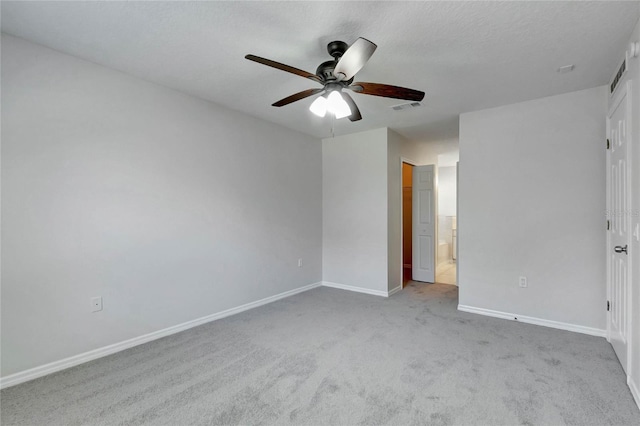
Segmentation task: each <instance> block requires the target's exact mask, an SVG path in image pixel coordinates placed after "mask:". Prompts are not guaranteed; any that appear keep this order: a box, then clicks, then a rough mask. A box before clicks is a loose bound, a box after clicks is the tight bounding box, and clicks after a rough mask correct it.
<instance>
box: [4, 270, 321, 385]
mask: <svg viewBox="0 0 640 426" xmlns="http://www.w3.org/2000/svg"><path fill="white" fill-rule="evenodd" d="M322 284H323V283H321V282H317V283H313V284H309V285H306V286H304V287H300V288H296V289H293V290H289V291H285V292H284V293H280V294H276V295H275V296H270V297H267V298H264V299H261V300H257V301H255V302H250V303H246V304H244V305H241V306H237V307H235V308H231V309H227V310H225V311H222V312H218V313H215V314H211V315H207V316H205V317H202V318H198V319H195V320H192V321H187V322H184V323H182V324H178V325H174V326H173V327H168V328H165V329H162V330H158V331H154V332H152V333H149V334H145V335H142V336H139V337H134V338H133V339H129V340H125V341H122V342H119V343H114V344H113V345H108V346H104V347H102V348H98V349H94V350H92V351H89V352H85V353H82V354H79V355H74V356H71V357H69V358H65V359H61V360H59V361H54V362H51V363H49V364H45V365H41V366H39V367H34V368H30V369H29V370H24V371H20V372H18V373H14V374H11V375H9V376H6V377H2V378H0V389H3V388H7V387H9V386H14V385H18V384H20V383H24V382H27V381H29V380H33V379H37V378H38V377H42V376H46V375H47V374H51V373H55V372H58V371H62V370H65V369H67V368H70V367H74V366H76V365H80V364H83V363H85V362H88V361H93V360H94V359H98V358H102V357H104V356H107V355H111V354H113V353H116V352H120V351H123V350H125V349H129V348H132V347H134V346H138V345H141V344H143V343H147V342H150V341H152V340H157V339H160V338H162V337H165V336H170V335H172V334H175V333H179V332H181V331H184V330H188V329H190V328H193V327H197V326H199V325H202V324H206V323H208V322H211V321H215V320H218V319H221V318H225V317H228V316H231V315H235V314H239V313H240V312H244V311H247V310H249V309H253V308H257V307H259V306H262V305H266V304H268V303H272V302H275V301H276V300H280V299H284V298H285V297H289V296H293V295H294V294H298V293H302V292H304V291H307V290H311V289H312V288H316V287H320V286H321V285H322Z"/></svg>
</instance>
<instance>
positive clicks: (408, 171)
mask: <svg viewBox="0 0 640 426" xmlns="http://www.w3.org/2000/svg"><path fill="white" fill-rule="evenodd" d="M412 221H413V164H409V163H406V162H404V161H403V162H402V287H403V288H404V287H405V286H406V285H407V283H408V282H409V281H411V268H412V257H413V251H412V247H413V239H412Z"/></svg>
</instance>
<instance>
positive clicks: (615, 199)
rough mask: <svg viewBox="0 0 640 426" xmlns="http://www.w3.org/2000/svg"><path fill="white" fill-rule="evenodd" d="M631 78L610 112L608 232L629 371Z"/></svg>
mask: <svg viewBox="0 0 640 426" xmlns="http://www.w3.org/2000/svg"><path fill="white" fill-rule="evenodd" d="M629 85H630V82H628V83H627V84H626V85H624V86H621V87H620V88H619V89H618V90H619V93H618V94H617V98H616V101H615V102H614V103H613V106H612V108H611V110H610V112H609V117H608V123H607V125H608V126H607V127H608V129H609V145H610V148H609V150H608V155H607V175H608V180H607V193H608V196H607V213H608V216H609V217H608V220H609V228H610V229H609V232H608V234H607V251H608V253H607V256H608V261H607V269H608V271H607V274H608V285H607V287H608V288H607V293H608V300H607V306H608V310H609V312H608V315H607V330H608V337H609V341H610V342H611V345H612V346H613V349H614V350H615V352H616V355H617V356H618V359H619V360H620V364H622V368H624V370H625V371H627V359H628V350H629V344H628V341H629V302H630V297H629V296H630V294H629V283H630V282H629V246H630V244H629V243H630V242H631V238H630V237H631V229H630V228H631V221H630V219H631V218H630V216H631V204H630V193H629V176H630V173H629V167H628V165H629V162H628V158H629V129H630V128H631V123H630V118H631V116H630V114H629V112H630V111H631V108H630V105H628V102H629V100H630V97H629V96H628V93H630V90H629V89H630V88H629Z"/></svg>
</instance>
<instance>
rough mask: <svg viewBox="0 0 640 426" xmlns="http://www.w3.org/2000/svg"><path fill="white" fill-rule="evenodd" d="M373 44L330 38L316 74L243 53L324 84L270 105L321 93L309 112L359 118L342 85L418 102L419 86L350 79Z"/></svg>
mask: <svg viewBox="0 0 640 426" xmlns="http://www.w3.org/2000/svg"><path fill="white" fill-rule="evenodd" d="M376 48H377V46H376V45H375V44H374V43H372V42H370V41H369V40H367V39H365V38H362V37H360V38H359V39H357V40H356V41H355V42H354V43H353V44H352V45H351V46H349V45H348V44H347V43H345V42H343V41H332V42H331V43H329V44H328V45H327V51H328V52H329V55H331V56H332V57H333V60H330V61H326V62H323V63H321V64H320V66H318V69H316V73H315V74H312V73H310V72H307V71H303V70H301V69H298V68H294V67H291V66H289V65H285V64H281V63H280V62H276V61H272V60H270V59H265V58H261V57H259V56H255V55H246V56H245V58H246V59H249V60H250V61H254V62H258V63H260V64H263V65H267V66H270V67H273V68H277V69H279V70H282V71H286V72H290V73H292V74H296V75H299V76H301V77H305V78H308V79H309V80H313V81H314V82H316V83H319V84H320V85H322V86H323V87H322V88H317V89H307V90H303V91H302V92H298V93H295V94H293V95H291V96H287V97H286V98H284V99H280V100H279V101H278V102H275V103H274V104H273V106H275V107H281V106H284V105H288V104H290V103H292V102H295V101H299V100H301V99H304V98H307V97H309V96H314V95H317V94H321V95H320V96H318V97H317V98H316V100H315V101H313V103H312V104H311V106H310V107H309V110H310V111H311V112H313V113H314V114H316V115H318V116H319V117H324V116H325V114H326V113H327V112H330V113H333V114H334V115H335V117H336V118H344V117H349V120H351V121H358V120H361V119H362V115H361V114H360V110H359V109H358V106H357V105H356V103H355V102H354V101H353V98H352V97H351V96H350V95H349V94H348V93H346V91H345V89H348V90H351V91H353V92H355V93H361V94H363V95H374V96H382V97H385V98H395V99H406V100H409V101H417V102H419V101H421V100H422V99H423V98H424V92H421V91H419V90H414V89H407V88H405V87H399V86H391V85H388V84H379V83H365V82H356V83H354V82H353V77H354V76H355V75H356V73H357V72H358V71H360V70H361V69H362V67H364V65H365V64H366V63H367V61H368V60H369V58H370V57H371V55H373V52H375V50H376Z"/></svg>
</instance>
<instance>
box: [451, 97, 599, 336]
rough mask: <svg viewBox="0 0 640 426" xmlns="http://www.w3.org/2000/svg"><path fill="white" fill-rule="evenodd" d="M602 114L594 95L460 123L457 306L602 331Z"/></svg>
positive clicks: (487, 113)
mask: <svg viewBox="0 0 640 426" xmlns="http://www.w3.org/2000/svg"><path fill="white" fill-rule="evenodd" d="M605 114H606V93H605V88H604V87H598V88H594V89H588V90H583V91H579V92H573V93H568V94H564V95H559V96H552V97H548V98H543V99H537V100H533V101H528V102H522V103H518V104H513V105H507V106H502V107H499V108H492V109H486V110H482V111H476V112H471V113H467V114H462V115H461V117H460V181H459V187H458V191H459V194H460V196H459V206H458V211H459V221H458V241H459V254H460V258H461V259H462V263H461V264H460V265H459V271H458V277H459V285H460V301H459V302H460V304H461V305H466V306H471V307H476V308H482V309H490V310H495V311H501V312H507V313H515V314H519V315H525V316H530V317H534V318H542V319H546V320H554V321H559V322H563V323H568V324H573V325H577V326H582V327H588V328H593V329H597V330H603V329H605V327H606V323H605V309H604V308H603V306H604V303H605V262H604V259H605V253H604V250H605V231H604V228H603V209H604V206H605V150H604V149H603V141H604V140H605V120H604V117H605ZM521 275H524V276H527V277H528V280H529V287H528V288H519V287H518V277H519V276H521Z"/></svg>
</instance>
